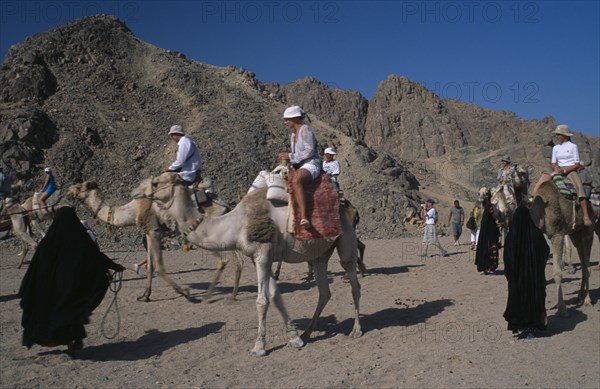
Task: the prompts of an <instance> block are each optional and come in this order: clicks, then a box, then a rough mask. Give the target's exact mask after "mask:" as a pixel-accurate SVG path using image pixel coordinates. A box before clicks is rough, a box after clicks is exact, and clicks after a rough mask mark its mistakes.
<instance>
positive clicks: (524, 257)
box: [504, 206, 550, 337]
mask: <svg viewBox="0 0 600 389" xmlns="http://www.w3.org/2000/svg"><path fill="white" fill-rule="evenodd" d="M549 256H550V247H548V244H547V243H546V239H544V235H543V233H542V231H541V230H540V229H539V228H537V227H536V226H535V224H533V221H532V220H531V215H530V213H529V209H528V208H527V207H524V206H520V207H518V208H517V209H516V211H515V214H514V216H513V220H512V224H511V227H510V231H509V232H508V234H507V235H506V240H505V242H504V268H505V270H504V274H505V276H506V280H507V281H508V299H507V301H506V310H505V311H504V318H505V319H506V321H507V322H508V329H509V330H511V331H512V332H513V333H517V332H519V331H522V332H521V334H520V336H521V337H525V336H528V335H530V334H531V333H532V332H533V331H535V330H543V329H545V328H546V325H547V319H546V308H545V303H546V273H545V268H546V261H547V260H548V257H549Z"/></svg>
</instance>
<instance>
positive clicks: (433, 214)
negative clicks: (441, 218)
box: [425, 207, 437, 224]
mask: <svg viewBox="0 0 600 389" xmlns="http://www.w3.org/2000/svg"><path fill="white" fill-rule="evenodd" d="M436 220H437V211H436V210H435V208H433V207H432V208H430V209H429V211H427V213H426V214H425V224H435V221H436Z"/></svg>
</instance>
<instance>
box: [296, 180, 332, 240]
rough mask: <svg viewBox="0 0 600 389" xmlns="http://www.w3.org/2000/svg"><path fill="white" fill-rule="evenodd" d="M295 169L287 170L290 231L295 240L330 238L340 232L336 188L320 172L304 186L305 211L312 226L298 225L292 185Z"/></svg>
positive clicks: (298, 217)
mask: <svg viewBox="0 0 600 389" xmlns="http://www.w3.org/2000/svg"><path fill="white" fill-rule="evenodd" d="M295 174H296V170H295V169H290V170H289V172H288V188H289V191H290V197H291V199H292V201H291V204H290V205H291V207H292V210H293V212H292V214H293V223H292V228H291V232H293V234H294V238H296V239H297V240H311V239H320V238H331V237H335V236H338V235H340V234H341V233H342V225H341V222H340V204H339V196H338V192H337V190H336V188H335V187H334V186H333V184H331V182H330V181H329V178H328V176H327V174H324V173H323V174H321V175H320V176H319V177H318V178H317V179H315V180H313V182H311V183H310V184H308V185H306V186H305V187H304V198H305V199H306V212H307V214H308V217H309V219H310V222H311V224H312V226H311V227H310V228H304V227H302V226H300V220H301V217H300V210H299V208H298V203H297V200H296V196H295V194H294V191H293V187H292V184H291V183H292V180H293V179H294V175H295Z"/></svg>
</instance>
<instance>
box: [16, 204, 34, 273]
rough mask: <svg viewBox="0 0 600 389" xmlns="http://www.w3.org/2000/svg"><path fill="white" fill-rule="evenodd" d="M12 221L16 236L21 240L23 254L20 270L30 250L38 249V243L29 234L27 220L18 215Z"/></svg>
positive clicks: (18, 266) (21, 253)
mask: <svg viewBox="0 0 600 389" xmlns="http://www.w3.org/2000/svg"><path fill="white" fill-rule="evenodd" d="M11 221H12V223H13V225H12V228H13V232H14V234H15V235H17V236H18V237H19V239H20V240H21V252H20V253H19V257H20V260H19V265H17V268H18V269H20V268H21V267H22V266H23V263H24V262H25V257H26V256H27V252H28V251H29V248H30V247H31V248H32V249H34V250H35V249H36V248H37V242H36V241H35V240H34V239H33V238H32V237H31V235H30V234H29V228H28V225H27V220H26V219H25V218H24V217H22V216H21V215H17V217H12V218H11Z"/></svg>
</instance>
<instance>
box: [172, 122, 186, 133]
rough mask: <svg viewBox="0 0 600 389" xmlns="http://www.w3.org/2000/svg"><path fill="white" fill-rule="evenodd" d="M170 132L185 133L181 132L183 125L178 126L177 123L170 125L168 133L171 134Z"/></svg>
mask: <svg viewBox="0 0 600 389" xmlns="http://www.w3.org/2000/svg"><path fill="white" fill-rule="evenodd" d="M171 134H181V135H185V133H184V132H183V127H182V126H180V125H179V124H175V125H174V126H171V128H170V129H169V135H171Z"/></svg>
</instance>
